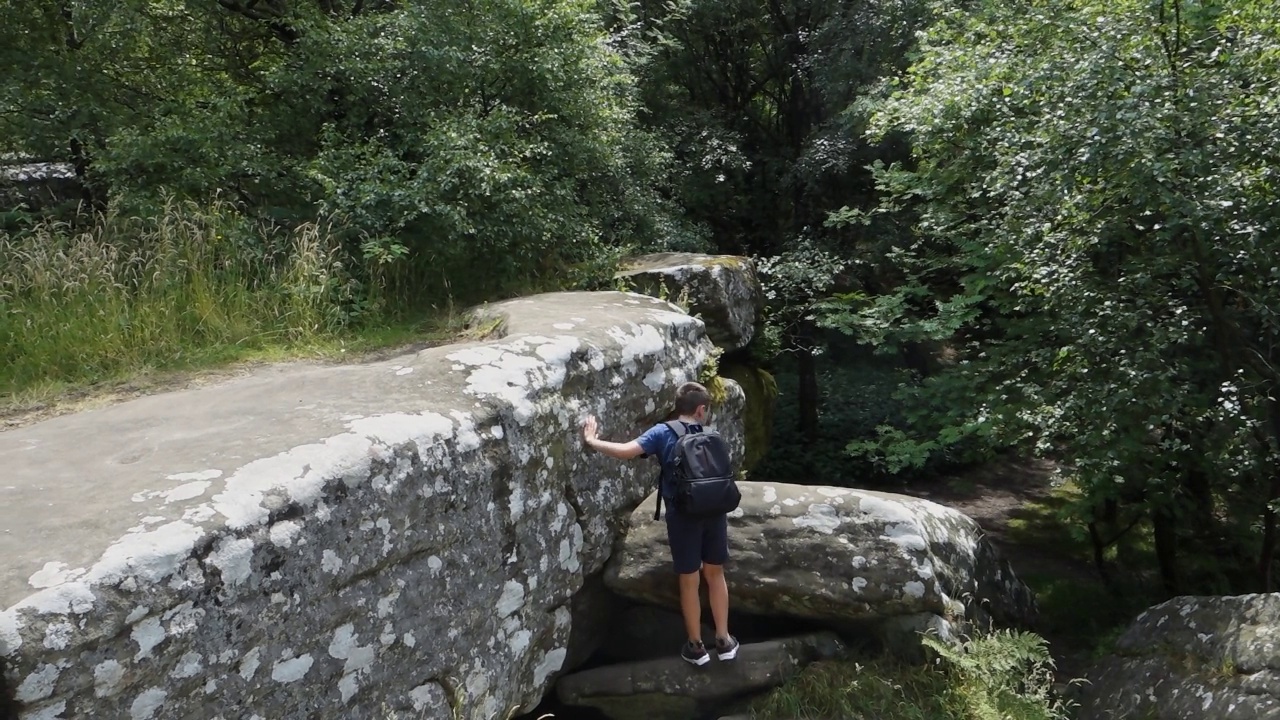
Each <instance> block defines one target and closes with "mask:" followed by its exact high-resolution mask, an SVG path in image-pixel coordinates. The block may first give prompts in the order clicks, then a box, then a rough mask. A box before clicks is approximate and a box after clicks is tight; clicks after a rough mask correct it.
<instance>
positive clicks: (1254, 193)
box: [831, 0, 1280, 592]
mask: <svg viewBox="0 0 1280 720" xmlns="http://www.w3.org/2000/svg"><path fill="white" fill-rule="evenodd" d="M1278 73H1280V25H1278V24H1277V20H1276V17H1275V14H1274V13H1273V12H1272V9H1271V8H1270V6H1269V4H1267V3H1262V2H1254V1H1252V0H1229V1H1226V2H1199V1H1194V0H1157V1H1156V2H1147V1H1145V0H1142V1H1139V0H1121V1H1120V2H1100V1H1098V0H1019V1H1018V2H1012V3H1011V2H985V3H982V4H981V5H980V6H979V7H978V8H976V9H975V10H973V11H972V12H969V11H962V10H958V9H953V10H947V11H944V12H943V13H942V19H941V21H940V22H939V23H938V24H937V25H936V26H934V27H933V28H932V29H931V30H930V31H929V33H928V36H927V38H926V40H925V42H924V47H923V50H922V53H921V56H920V58H919V59H918V61H917V62H916V63H915V65H914V66H913V67H912V69H911V72H910V73H909V74H908V75H907V76H906V77H905V79H904V81H903V83H902V84H901V86H900V87H899V88H898V90H897V92H896V93H895V94H894V95H893V96H892V97H891V98H890V99H889V100H888V101H887V102H885V103H884V104H883V106H882V107H881V109H880V111H879V113H878V115H877V116H876V121H875V124H874V128H873V130H874V131H875V132H876V133H884V132H888V131H897V132H906V133H909V134H910V137H911V140H912V143H913V163H912V164H910V165H907V164H903V165H900V166H894V167H891V168H887V169H885V170H884V171H883V172H882V173H881V183H882V187H883V188H884V189H885V191H886V192H887V193H888V194H889V195H890V196H891V197H892V201H891V203H890V204H889V205H888V206H887V207H886V211H888V212H907V213H911V217H914V218H915V219H916V228H917V231H918V235H917V238H916V240H915V241H914V242H913V243H912V244H911V245H910V246H908V247H904V248H902V252H901V253H899V254H898V255H897V259H898V263H899V267H900V268H901V272H902V276H903V278H904V280H903V282H902V284H901V285H900V286H899V287H898V288H896V289H895V291H893V292H889V293H883V294H881V295H879V296H876V297H869V296H860V297H852V296H851V297H848V298H846V300H845V302H843V303H841V307H839V308H838V309H837V311H836V312H835V313H834V314H833V315H832V316H831V322H832V323H833V324H836V325H840V326H843V327H845V328H847V329H850V330H852V331H855V332H858V333H861V334H863V336H864V337H867V338H869V339H874V338H892V337H896V336H898V335H899V334H902V333H905V334H908V335H912V334H914V335H915V336H926V337H933V338H936V339H939V340H944V341H947V342H949V343H951V344H952V345H953V348H954V350H955V351H956V352H957V353H958V356H959V361H958V362H957V363H956V364H955V365H954V366H953V368H952V369H951V370H950V371H948V372H946V373H944V374H943V375H942V376H938V377H934V378H931V379H930V380H929V381H928V382H926V383H925V384H924V385H923V386H922V387H917V388H912V389H911V392H913V393H916V394H919V395H922V396H924V397H926V398H928V399H929V400H931V401H932V400H936V399H937V398H939V397H945V398H946V399H947V401H948V404H949V405H950V406H951V407H952V408H953V411H952V412H951V414H950V415H949V416H947V417H946V418H945V420H946V421H945V422H943V423H937V424H935V425H934V426H932V427H929V426H923V427H921V428H919V429H920V430H921V431H922V432H920V433H919V434H917V435H914V436H912V435H911V434H909V433H908V434H905V435H899V434H896V433H887V434H886V436H885V442H884V443H883V444H882V445H881V446H880V448H879V451H880V452H889V453H895V452H897V453H899V455H900V456H902V457H918V455H919V453H913V452H910V451H909V450H910V448H913V447H914V448H919V447H920V444H921V443H939V444H943V445H946V444H953V443H956V442H960V441H961V440H963V439H964V438H968V437H972V436H974V435H975V434H986V435H990V436H991V437H995V438H998V439H999V440H1000V441H1002V442H1007V443H1019V444H1025V445H1028V446H1032V447H1035V448H1037V449H1038V450H1040V451H1043V452H1046V453H1054V454H1057V455H1058V456H1060V457H1063V458H1064V459H1065V460H1066V461H1067V462H1068V466H1069V468H1070V472H1071V474H1072V476H1073V477H1074V479H1075V481H1076V482H1077V484H1078V485H1079V486H1080V487H1081V488H1082V489H1083V490H1084V500H1083V502H1082V505H1081V507H1080V508H1078V512H1079V515H1078V518H1079V519H1080V520H1081V521H1082V522H1088V523H1091V527H1092V528H1093V529H1094V530H1095V539H1097V540H1098V542H1099V544H1105V543H1106V542H1107V540H1108V538H1104V537H1102V535H1101V534H1100V533H1097V532H1096V531H1097V529H1098V527H1099V523H1101V521H1103V520H1104V519H1106V518H1107V517H1108V516H1114V512H1113V511H1115V510H1116V509H1117V508H1121V509H1123V508H1124V507H1125V506H1129V507H1132V508H1134V509H1136V510H1137V511H1139V512H1140V513H1142V515H1143V516H1144V517H1145V518H1146V521H1147V522H1148V523H1149V526H1150V527H1151V529H1152V531H1153V537H1154V541H1155V546H1156V555H1157V558H1158V564H1159V571H1160V574H1161V577H1162V578H1163V581H1164V584H1165V588H1166V589H1167V590H1168V591H1169V592H1178V591H1180V590H1183V589H1185V588H1186V587H1187V586H1188V581H1189V580H1196V579H1198V578H1190V579H1189V578H1186V577H1184V576H1183V571H1184V569H1185V563H1184V562H1183V561H1185V560H1189V559H1191V558H1190V556H1188V555H1186V554H1181V555H1180V554H1179V550H1180V548H1185V547H1186V546H1187V545H1188V544H1189V543H1196V544H1198V547H1199V548H1201V549H1202V550H1204V551H1207V552H1208V553H1210V554H1216V555H1217V557H1216V558H1215V560H1214V563H1213V564H1214V565H1215V566H1218V567H1231V566H1232V565H1233V564H1234V566H1236V567H1243V568H1245V569H1246V570H1247V575H1246V576H1235V577H1231V576H1227V577H1225V578H1222V582H1225V583H1226V585H1227V586H1230V588H1232V589H1237V590H1239V589H1248V588H1270V587H1272V586H1273V582H1272V572H1273V570H1274V566H1275V555H1274V553H1275V548H1276V542H1277V530H1276V510H1277V497H1278V496H1280V475H1277V473H1276V472H1275V467H1276V460H1277V459H1278V457H1280V405H1277V401H1276V399H1275V398H1277V397H1280V395H1277V393H1278V392H1280V373H1278V372H1277V367H1280V364H1278V363H1280V347H1278V346H1277V338H1280V318H1278V317H1277V315H1276V313H1275V311H1274V308H1276V307H1280V284H1278V283H1277V282H1276V278H1277V274H1280V268H1277V267H1276V260H1275V258H1276V257H1280V245H1278V242H1280V241H1278V240H1277V238H1280V234H1278V232H1277V231H1278V230H1280V227H1278V222H1280V203H1278V202H1277V200H1276V197H1277V195H1276V175H1275V173H1276V167H1278V165H1277V159H1278V158H1280V113H1277V109H1280V108H1278V107H1277V103H1278V102H1280V100H1278V98H1280V94H1278V93H1277V92H1276V78H1277V77H1280V74H1278ZM966 398H967V400H966ZM904 447H905V448H907V449H908V451H907V452H903V448H904ZM1099 558H1101V554H1099ZM1222 558H1233V559H1234V560H1235V562H1234V563H1230V562H1228V563H1223V562H1221V560H1222ZM1199 579H1202V578H1199ZM1202 587H1203V586H1202ZM1220 589H1226V588H1225V587H1221V586H1220Z"/></svg>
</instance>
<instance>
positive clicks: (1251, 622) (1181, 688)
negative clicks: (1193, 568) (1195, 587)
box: [1080, 593, 1280, 720]
mask: <svg viewBox="0 0 1280 720" xmlns="http://www.w3.org/2000/svg"><path fill="white" fill-rule="evenodd" d="M1088 680H1089V682H1088V683H1087V684H1086V685H1085V686H1084V698H1083V702H1082V703H1081V712H1080V718H1081V720H1110V719H1111V718H1122V717H1159V718H1166V717H1168V718H1180V719H1181V720H1201V719H1203V720H1276V719H1277V718H1280V593H1267V594H1253V595H1236V596H1229V597H1217V596H1210V597H1191V596H1183V597H1176V598H1173V599H1171V600H1168V601H1166V602H1163V603H1161V604H1159V605H1156V606H1155V607H1152V608H1150V609H1148V610H1146V611H1145V612H1143V613H1142V615H1140V616H1139V617H1138V618H1137V619H1136V620H1135V621H1134V622H1133V623H1132V624H1131V625H1130V626H1129V627H1128V629H1126V630H1125V632H1124V634H1122V635H1121V636H1120V639H1119V640H1118V641H1117V642H1116V647H1115V650H1114V652H1113V653H1112V654H1111V655H1110V656H1108V657H1106V658H1103V659H1102V660H1101V661H1100V662H1098V663H1097V665H1096V666H1095V667H1094V668H1093V669H1092V670H1091V671H1090V673H1089V677H1088Z"/></svg>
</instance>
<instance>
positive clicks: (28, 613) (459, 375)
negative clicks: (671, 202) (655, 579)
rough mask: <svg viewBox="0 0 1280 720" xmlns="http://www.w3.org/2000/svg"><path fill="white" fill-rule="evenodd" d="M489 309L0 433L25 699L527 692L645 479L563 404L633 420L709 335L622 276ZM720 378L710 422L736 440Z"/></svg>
mask: <svg viewBox="0 0 1280 720" xmlns="http://www.w3.org/2000/svg"><path fill="white" fill-rule="evenodd" d="M485 312H486V313H489V314H490V317H497V318H500V319H501V323H500V326H501V328H502V333H498V335H500V337H498V336H494V337H490V338H489V339H485V340H476V341H473V342H467V343H462V344H458V345H452V346H447V347H440V348H431V349H427V350H423V351H421V352H418V353H415V354H412V355H406V356H403V357H398V358H394V359H391V360H385V361H378V362H372V363H366V364H361V365H347V366H322V367H316V366H310V367H292V368H282V369H267V370H264V371H261V372H258V373H255V374H253V375H250V376H247V377H242V378H237V379H235V380H232V381H229V382H226V383H223V384H220V385H214V386H208V387H203V388H199V389H196V390H192V391H186V392H183V393H180V394H173V395H167V396H155V397H151V398H141V399H138V400H134V401H130V402H128V403H124V404H121V405H117V406H114V407H110V408H104V409H101V410H98V411H94V412H92V413H83V414H79V415H71V416H65V417H62V418H57V419H54V420H50V421H47V422H45V423H41V424H38V425H33V426H30V427H27V428H22V429H18V430H14V431H11V432H9V433H5V434H4V436H3V437H2V438H0V462H3V464H4V465H5V467H6V471H7V481H8V482H9V483H11V484H13V485H14V486H15V488H16V489H15V490H14V491H12V494H11V495H10V497H12V498H13V499H14V502H11V503H9V504H7V505H6V506H4V507H0V525H2V526H3V527H5V528H7V529H10V530H11V532H9V533H5V534H0V554H4V555H5V556H6V557H7V558H8V559H9V560H10V561H11V562H10V564H9V565H8V566H7V568H6V569H5V570H3V571H0V607H4V608H5V609H4V610H3V611H0V657H3V659H4V660H5V663H6V664H7V665H8V667H9V680H10V683H11V686H12V687H14V688H15V692H16V694H17V698H18V700H19V701H21V702H22V703H24V712H25V713H26V716H25V717H29V718H35V717H40V718H49V719H53V718H72V717H86V716H90V715H92V716H97V717H152V718H161V717H189V716H191V717H194V716H199V717H218V716H225V717H231V716H236V717H240V716H244V717H249V716H251V715H254V714H256V715H258V716H261V717H271V718H284V719H288V718H305V717H312V716H316V715H319V716H325V717H337V716H346V717H372V716H375V715H377V714H378V713H380V712H384V711H387V710H388V709H389V710H390V711H391V712H392V714H393V715H395V716H400V715H401V714H403V715H404V716H419V715H420V714H421V713H426V716H429V717H440V716H441V714H440V713H442V712H444V710H443V709H444V708H446V707H447V708H449V711H448V712H449V713H450V714H452V715H453V716H454V717H456V718H466V719H467V720H470V719H472V718H474V719H476V720H479V719H480V718H483V719H484V720H490V718H493V717H495V716H503V717H505V716H506V715H507V714H508V713H509V712H511V711H512V710H518V709H520V708H525V709H528V708H531V707H532V706H533V705H534V704H536V702H537V701H538V700H539V699H540V698H541V697H542V695H543V693H544V692H545V691H546V689H547V688H548V687H549V686H550V684H551V683H552V682H554V681H555V679H556V678H557V677H558V676H559V675H560V674H561V673H563V672H565V671H566V670H568V669H570V668H569V667H568V666H567V665H566V660H567V659H568V658H569V651H570V646H571V644H572V642H571V641H572V638H573V628H574V626H575V624H576V623H577V622H579V620H580V618H575V617H574V614H575V608H576V607H577V605H576V604H575V603H574V602H573V599H574V597H575V595H576V594H577V593H578V592H579V590H580V589H581V588H582V587H583V584H584V581H585V578H587V577H589V576H591V575H592V574H595V573H599V572H600V571H601V570H602V569H603V566H604V563H605V560H606V559H607V558H608V556H609V554H610V552H611V550H612V547H613V543H614V540H615V539H616V536H617V534H618V533H619V532H620V528H621V527H622V525H623V524H624V523H625V521H626V513H627V512H628V511H629V510H631V509H632V508H634V507H635V506H636V505H637V504H638V503H639V502H640V501H641V500H642V499H643V498H644V497H645V496H646V495H647V494H648V493H649V491H650V490H651V489H652V488H653V478H654V472H653V470H654V468H652V467H650V466H647V465H644V464H642V463H631V464H627V463H620V462H618V461H616V460H612V459H609V458H607V457H604V456H602V455H599V454H595V453H588V452H586V451H585V449H584V448H583V446H582V444H581V435H580V422H581V419H582V418H583V416H584V415H586V414H587V413H594V414H596V415H597V416H598V417H599V418H600V420H601V424H602V430H603V432H604V433H606V434H607V435H608V436H610V437H614V438H618V439H622V438H625V437H633V436H634V435H636V434H638V433H639V432H641V431H642V430H643V429H644V428H645V427H646V426H647V424H648V423H651V422H654V421H656V420H658V419H660V418H659V415H660V414H661V413H662V412H663V411H664V410H665V406H666V405H668V404H669V403H670V400H671V395H672V394H673V392H674V389H675V388H676V387H677V386H678V385H679V384H680V383H682V382H685V381H687V380H690V379H693V378H696V377H698V376H699V374H700V373H701V372H702V369H703V367H704V365H705V364H706V362H707V359H708V357H709V356H710V353H711V351H712V348H713V346H712V344H711V343H710V342H709V341H708V339H707V337H706V329H705V326H704V324H703V323H702V322H701V321H700V320H698V319H696V318H692V317H690V316H689V315H687V314H686V313H684V312H682V311H680V310H679V309H678V308H676V307H674V306H672V305H671V304H670V303H667V302H663V301H660V300H657V299H654V298H651V297H646V296H643V295H638V294H634V293H614V292H605V293H552V294H547V295H541V296H534V297H530V298H519V299H516V300H511V301H508V302H504V303H498V304H495V305H492V306H490V307H488V308H487V309H486V311H485ZM494 327H498V325H494ZM503 333H505V334H503ZM726 388H727V389H726V401H725V402H724V403H723V404H722V405H721V406H720V407H718V408H717V413H716V416H715V418H714V423H715V425H716V427H717V429H719V430H720V431H721V432H723V433H724V434H725V435H726V436H727V437H728V438H729V439H730V441H731V443H732V444H733V446H734V447H735V448H736V452H738V453H739V454H740V453H741V451H742V450H741V448H742V438H741V426H740V422H741V420H740V413H741V409H742V402H743V399H742V391H741V389H740V388H738V387H737V385H736V384H734V383H732V382H731V381H726ZM104 429H106V430H104ZM33 448H34V449H35V450H36V451H33ZM35 507H40V508H41V511H40V512H32V511H31V508H35ZM579 655H580V653H579ZM414 713H418V714H419V715H415V714H414Z"/></svg>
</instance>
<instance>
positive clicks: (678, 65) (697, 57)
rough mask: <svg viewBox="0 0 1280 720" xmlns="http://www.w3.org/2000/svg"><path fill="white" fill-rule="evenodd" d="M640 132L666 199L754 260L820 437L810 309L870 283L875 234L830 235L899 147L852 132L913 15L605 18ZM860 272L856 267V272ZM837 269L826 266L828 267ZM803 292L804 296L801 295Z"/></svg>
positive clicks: (658, 13) (849, 6)
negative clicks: (672, 177) (666, 152)
mask: <svg viewBox="0 0 1280 720" xmlns="http://www.w3.org/2000/svg"><path fill="white" fill-rule="evenodd" d="M608 6H609V8H610V13H611V18H612V20H611V26H612V27H613V28H614V42H615V45H616V46H617V47H619V49H620V51H621V52H622V53H623V55H624V56H626V57H627V58H628V59H629V60H630V61H631V62H632V65H633V67H635V68H637V73H638V74H639V76H640V78H641V97H642V98H643V101H644V105H645V108H646V109H647V111H648V113H647V116H646V117H647V120H648V122H649V123H650V125H651V126H653V127H654V128H656V129H657V130H658V131H659V132H660V133H661V134H663V135H664V136H666V137H670V138H671V144H672V147H673V149H674V154H675V157H676V160H677V165H678V167H679V168H680V173H679V174H678V175H677V177H676V179H677V186H676V188H675V191H676V197H677V198H678V199H679V201H680V203H681V205H682V206H683V207H685V208H686V209H687V211H688V212H689V214H690V216H691V218H692V219H693V220H695V221H696V222H698V223H700V224H702V225H705V226H706V227H708V228H709V229H710V231H711V234H712V240H713V242H714V244H715V246H716V248H717V249H718V250H719V251H721V252H727V253H744V254H750V255H754V256H757V257H760V258H762V259H763V260H764V261H765V267H766V273H765V276H764V280H765V282H766V283H767V284H769V285H770V290H771V294H772V297H771V303H770V305H771V308H770V309H771V313H772V315H773V318H774V322H773V327H774V330H775V331H776V332H775V339H777V340H778V341H779V343H780V344H779V345H778V347H779V348H780V349H781V350H783V351H785V352H786V353H787V355H788V356H789V357H790V358H794V361H795V368H796V371H797V373H798V375H799V382H798V383H797V385H796V387H797V393H798V395H799V405H800V408H801V411H800V413H799V414H798V416H797V418H798V422H799V424H800V429H801V431H802V436H803V437H805V438H806V439H808V440H812V439H813V438H814V437H815V435H816V428H817V424H818V404H817V399H818V397H819V387H818V369H817V362H816V359H815V354H816V353H818V352H820V351H821V348H822V344H823V343H822V333H821V332H820V331H819V330H818V328H817V327H816V326H815V325H814V322H813V319H812V318H811V313H810V312H809V311H808V308H809V305H810V304H811V303H812V302H813V301H814V300H815V299H816V298H817V297H819V296H820V295H821V294H822V293H826V292H829V291H830V290H833V289H838V288H841V287H848V286H849V284H850V283H853V282H857V281H858V275H857V273H854V272H845V270H859V271H866V272H873V268H872V267H871V266H872V264H873V263H871V262H870V257H869V255H870V254H871V253H869V252H868V251H867V248H868V247H869V246H871V245H875V244H877V243H878V239H877V234H878V233H879V232H880V231H881V230H882V229H883V228H881V227H869V226H867V225H863V224H851V223H843V224H829V223H828V222H827V218H828V215H829V214H830V213H831V212H832V211H833V210H835V209H837V208H839V207H841V206H843V205H846V204H849V203H850V202H851V199H856V202H857V205H858V207H865V206H866V205H868V204H870V203H872V202H873V198H874V196H875V187H874V181H873V178H872V176H871V174H870V172H869V171H868V170H867V167H866V166H867V165H868V164H870V163H871V162H872V160H874V159H877V158H892V157H895V156H896V155H895V153H900V152H901V151H902V149H903V145H902V144H901V143H900V142H897V141H893V140H890V141H886V142H871V141H868V140H867V138H866V137H865V135H864V133H863V126H864V124H865V121H866V112H865V108H864V107H862V105H861V104H860V102H861V100H862V99H863V98H864V97H865V96H866V94H867V93H868V91H869V89H870V88H872V87H874V86H875V85H876V84H877V83H879V82H880V81H881V79H882V78H883V77H884V76H885V75H887V74H891V73H892V72H894V71H895V69H898V68H900V67H902V66H904V65H905V57H906V52H907V50H908V49H909V48H910V47H911V45H912V43H913V42H914V32H915V30H916V29H918V28H919V27H920V26H921V25H922V23H923V22H924V19H925V18H926V17H927V14H928V6H927V4H926V3H925V2H916V1H914V0H913V1H911V2H906V3H886V2H879V0H859V1H858V2H835V1H834V0H774V1H771V2H766V3H753V2H742V1H740V0H731V1H729V2H704V1H701V0H677V1H675V2H668V1H665V0H664V1H658V0H641V1H640V2H633V3H620V2H613V3H609V4H608ZM864 261H866V262H864ZM837 266H838V267H837ZM810 281H813V282H810Z"/></svg>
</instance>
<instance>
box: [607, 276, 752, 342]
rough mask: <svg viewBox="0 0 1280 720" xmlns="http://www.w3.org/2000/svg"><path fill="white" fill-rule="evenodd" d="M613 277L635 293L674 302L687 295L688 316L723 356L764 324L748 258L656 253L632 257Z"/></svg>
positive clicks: (749, 337)
mask: <svg viewBox="0 0 1280 720" xmlns="http://www.w3.org/2000/svg"><path fill="white" fill-rule="evenodd" d="M616 277H618V278H620V279H623V280H626V281H628V282H630V283H632V285H633V286H634V287H635V289H636V290H637V291H639V292H643V293H646V294H649V295H653V296H655V297H668V298H670V299H673V300H675V299H678V298H679V297H680V295H681V294H682V293H687V294H688V299H689V312H690V313H691V314H693V315H698V316H700V317H701V318H702V319H703V321H704V322H705V323H706V325H707V334H708V335H709V336H710V337H711V341H712V342H714V343H715V344H716V346H717V347H720V348H723V349H724V350H725V351H726V352H732V351H734V350H740V349H742V348H744V347H746V346H747V344H748V343H750V342H751V339H752V338H753V337H755V334H756V330H757V328H758V327H759V325H760V323H761V322H763V319H764V316H763V310H764V292H763V290H762V289H761V287H760V279H759V277H758V276H757V275H756V267H755V263H754V262H752V261H751V259H750V258H745V257H738V256H734V255H695V254H691V253H655V254H652V255H642V256H640V257H637V258H632V259H630V260H628V261H627V262H626V263H624V265H623V268H622V270H620V271H618V272H617V273H616Z"/></svg>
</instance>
